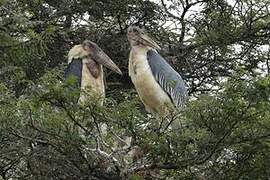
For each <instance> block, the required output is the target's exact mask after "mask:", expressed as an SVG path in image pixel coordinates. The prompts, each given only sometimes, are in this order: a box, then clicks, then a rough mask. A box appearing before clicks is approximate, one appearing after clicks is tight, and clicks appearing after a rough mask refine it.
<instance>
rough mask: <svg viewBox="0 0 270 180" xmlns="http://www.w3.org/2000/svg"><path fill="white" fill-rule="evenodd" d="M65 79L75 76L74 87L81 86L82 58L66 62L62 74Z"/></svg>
mask: <svg viewBox="0 0 270 180" xmlns="http://www.w3.org/2000/svg"><path fill="white" fill-rule="evenodd" d="M64 78H65V80H68V79H70V78H75V79H74V80H75V82H74V85H75V88H80V87H81V80H82V59H80V58H78V59H72V61H71V63H69V64H68V67H67V69H66V70H65V74H64Z"/></svg>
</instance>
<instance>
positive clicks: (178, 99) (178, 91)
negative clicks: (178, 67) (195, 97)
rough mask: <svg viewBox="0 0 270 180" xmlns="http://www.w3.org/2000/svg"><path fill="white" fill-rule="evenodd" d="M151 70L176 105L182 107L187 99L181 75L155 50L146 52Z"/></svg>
mask: <svg viewBox="0 0 270 180" xmlns="http://www.w3.org/2000/svg"><path fill="white" fill-rule="evenodd" d="M147 60H148V63H149V65H150V68H151V71H152V73H153V75H154V77H155V79H156V81H157V82H158V83H159V85H160V86H161V87H162V89H164V91H165V92H166V93H167V94H168V95H169V97H170V98H171V100H172V101H173V103H174V105H175V106H176V107H182V106H183V105H184V104H185V102H186V101H187V97H188V95H187V89H186V85H185V82H184V81H183V79H182V77H181V76H180V75H179V74H178V73H177V72H176V71H175V70H174V69H173V68H172V67H171V66H170V65H169V64H168V63H167V61H166V60H165V59H163V57H162V56H160V55H159V54H158V53H157V52H156V51H154V50H149V51H148V52H147Z"/></svg>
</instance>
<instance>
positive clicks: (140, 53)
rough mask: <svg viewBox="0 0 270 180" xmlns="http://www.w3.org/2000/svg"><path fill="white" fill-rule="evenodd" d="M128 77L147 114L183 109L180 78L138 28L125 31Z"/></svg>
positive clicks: (182, 83) (152, 42)
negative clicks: (128, 50)
mask: <svg viewBox="0 0 270 180" xmlns="http://www.w3.org/2000/svg"><path fill="white" fill-rule="evenodd" d="M128 40H129V42H130V45H131V50H130V56H129V75H130V77H131V80H132V82H133V84H134V86H135V88H136V90H137V92H138V95H139V96H140V99H141V100H142V102H143V104H144V105H145V108H146V110H147V111H148V112H150V113H152V114H154V115H158V116H162V117H164V116H167V115H168V114H169V113H171V112H172V111H175V110H176V109H179V108H181V107H183V106H184V104H185V102H186V100H187V90H186V86H185V83H184V81H183V79H182V77H181V76H180V75H179V73H177V72H176V71H175V70H174V69H173V68H172V67H171V66H170V65H169V64H168V63H167V62H166V60H165V59H163V58H162V57H161V56H160V55H159V54H158V52H157V51H156V50H155V49H160V47H159V46H158V45H157V44H156V43H155V42H154V41H153V40H152V39H151V38H150V37H149V36H147V35H146V34H145V33H144V32H143V31H142V30H141V29H139V28H138V27H135V26H134V27H129V29H128Z"/></svg>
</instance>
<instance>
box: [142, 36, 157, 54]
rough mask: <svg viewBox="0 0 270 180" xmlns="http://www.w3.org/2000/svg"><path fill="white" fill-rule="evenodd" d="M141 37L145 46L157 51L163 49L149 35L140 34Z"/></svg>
mask: <svg viewBox="0 0 270 180" xmlns="http://www.w3.org/2000/svg"><path fill="white" fill-rule="evenodd" d="M139 37H140V39H141V41H142V43H143V44H145V45H147V46H150V47H152V48H154V49H157V50H160V49H161V48H160V46H159V45H158V44H157V43H156V42H155V41H154V40H153V39H151V38H150V37H149V36H148V35H146V34H140V35H139Z"/></svg>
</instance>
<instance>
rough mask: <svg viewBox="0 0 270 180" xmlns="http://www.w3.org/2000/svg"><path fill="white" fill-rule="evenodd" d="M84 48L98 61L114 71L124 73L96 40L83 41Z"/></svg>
mask: <svg viewBox="0 0 270 180" xmlns="http://www.w3.org/2000/svg"><path fill="white" fill-rule="evenodd" d="M82 48H83V49H84V50H85V51H86V52H88V53H87V54H88V55H89V56H90V57H91V58H92V59H93V60H94V61H96V62H97V63H99V64H102V65H104V66H105V67H107V68H109V69H111V70H112V71H114V72H116V73H118V74H122V72H121V70H120V69H119V68H118V67H117V65H116V64H115V63H114V62H113V61H112V60H111V58H110V57H109V56H108V55H107V54H106V53H105V52H104V51H102V49H101V48H100V47H99V46H98V45H97V44H96V43H94V42H92V41H89V40H85V41H84V42H83V43H82Z"/></svg>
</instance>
